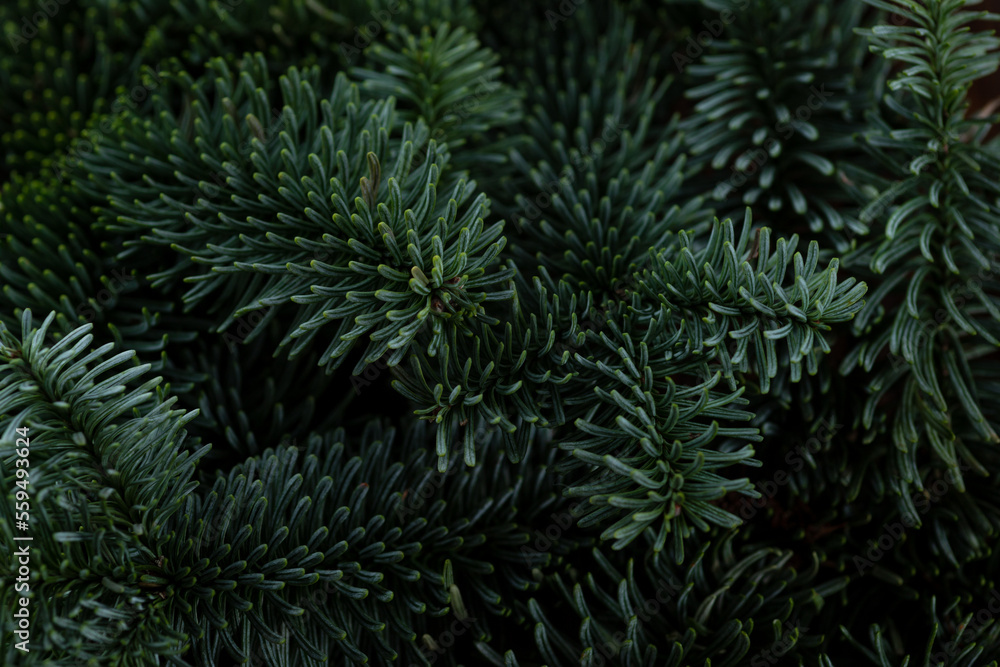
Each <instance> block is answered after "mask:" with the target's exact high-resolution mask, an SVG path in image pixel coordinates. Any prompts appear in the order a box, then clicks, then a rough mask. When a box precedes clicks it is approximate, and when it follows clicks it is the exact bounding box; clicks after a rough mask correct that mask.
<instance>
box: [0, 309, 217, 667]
mask: <svg viewBox="0 0 1000 667" xmlns="http://www.w3.org/2000/svg"><path fill="white" fill-rule="evenodd" d="M31 317H32V316H31V311H25V313H24V317H23V320H24V321H23V324H22V329H23V333H22V334H21V335H20V336H14V335H13V334H12V333H11V332H10V331H9V330H8V329H6V327H3V328H0V476H2V478H3V484H4V488H5V489H6V491H5V494H4V495H5V498H4V501H5V502H3V503H2V507H3V508H2V509H0V543H2V545H3V546H2V548H0V571H2V575H0V576H3V578H4V580H5V581H4V585H3V586H2V587H0V598H2V599H3V602H4V603H5V604H9V605H16V604H17V598H18V597H19V594H18V593H15V590H14V585H13V578H14V576H15V574H16V573H17V568H18V565H17V564H18V560H17V558H15V557H14V556H13V554H14V550H15V545H19V546H20V545H23V542H15V541H14V534H15V533H14V531H15V516H14V508H15V503H14V493H15V491H17V490H20V488H19V487H18V486H15V484H14V480H15V470H16V469H18V468H21V467H23V466H22V465H20V464H17V463H15V461H16V460H20V458H21V457H20V455H19V453H18V452H19V450H20V449H21V447H26V448H27V449H29V450H30V455H29V456H30V458H29V459H28V460H29V461H30V467H29V470H30V477H29V478H28V479H29V480H30V481H29V483H28V488H29V489H30V491H29V493H28V497H29V498H30V499H31V500H30V502H29V503H28V505H29V506H30V514H31V521H30V535H31V537H32V541H31V545H32V546H33V547H34V549H33V556H32V559H33V560H34V562H35V564H36V568H35V569H34V570H33V571H32V580H31V584H30V585H31V591H32V593H33V594H32V597H31V600H32V605H33V620H34V622H35V623H37V624H38V628H37V630H35V631H34V633H33V634H32V638H31V642H32V647H33V649H35V650H34V651H33V652H32V653H30V654H29V655H28V657H29V658H32V660H31V661H29V662H31V664H42V662H43V661H44V660H45V657H46V656H48V657H50V658H53V659H56V660H59V661H61V662H62V664H80V665H82V664H92V663H91V662H89V661H96V660H98V659H99V658H100V657H101V656H107V655H108V654H109V653H113V654H114V655H115V656H116V660H117V664H120V665H136V666H138V665H143V664H148V663H147V661H146V657H147V656H148V655H150V654H158V655H164V656H167V655H170V656H174V657H175V658H176V656H178V655H180V654H181V653H182V652H183V651H184V649H185V646H186V638H185V636H184V633H183V632H182V631H180V629H179V628H177V627H176V626H175V625H174V623H173V621H172V619H173V617H174V614H175V611H174V610H173V609H172V602H171V601H169V600H166V599H165V598H166V597H168V596H166V595H165V594H164V593H163V591H164V589H165V587H166V585H167V584H168V582H167V581H165V580H164V579H162V578H160V577H158V576H156V574H155V572H154V569H155V567H156V566H155V564H156V563H157V562H158V561H159V560H160V559H162V557H163V554H164V550H165V549H166V546H165V545H166V544H167V543H168V542H170V541H171V540H172V539H173V535H172V533H171V531H170V529H168V527H167V524H168V522H169V520H170V517H171V516H172V515H173V514H174V513H176V512H178V511H180V510H181V509H182V508H183V506H184V503H185V501H186V498H187V497H188V494H190V493H191V492H192V491H193V490H194V488H195V487H196V486H197V484H196V483H195V482H194V481H192V475H193V473H194V469H195V464H196V462H197V461H198V460H199V459H200V458H201V456H203V455H204V454H205V452H206V451H207V449H208V447H207V446H206V447H202V448H201V449H199V450H197V451H193V452H192V451H185V448H184V447H183V444H184V438H185V433H184V425H185V424H186V423H187V422H189V421H190V420H191V419H192V418H193V417H194V416H195V413H185V412H184V411H183V410H176V409H173V404H174V403H175V401H176V399H175V398H167V397H166V396H164V395H163V394H162V392H161V389H160V387H159V384H160V378H158V377H157V378H152V379H142V378H143V375H144V374H145V373H146V372H147V371H148V370H149V366H148V365H138V364H136V363H134V357H135V353H134V352H133V351H131V350H127V351H124V352H118V353H117V354H111V351H112V348H113V347H114V346H113V344H111V343H108V344H105V345H102V346H100V347H97V348H96V349H94V348H92V343H93V336H92V335H91V334H90V333H89V332H90V329H91V328H92V327H91V325H89V324H87V325H83V326H81V327H78V328H76V329H74V330H73V331H71V332H70V333H68V334H67V335H65V336H63V337H62V338H61V339H60V340H59V341H58V342H57V343H54V344H49V342H48V340H47V338H46V330H47V329H48V327H50V326H51V325H52V323H53V321H54V319H55V314H54V313H52V314H50V315H49V316H48V317H46V318H45V320H44V321H43V322H42V324H41V326H40V327H38V328H34V327H33V326H32V319H31ZM140 382H141V384H140ZM19 428H24V429H26V432H25V433H26V434H27V439H26V440H25V439H22V440H20V444H18V438H21V437H22V435H24V434H22V433H20V432H19V431H18V430H17V429H19ZM19 479H21V478H19ZM22 509H23V507H22ZM23 530H24V529H23V528H21V529H20V530H19V531H18V534H20V535H23V534H24V533H23ZM68 591H72V593H71V594H67V592H68ZM9 629H11V626H10V622H9V621H6V620H5V621H4V627H3V631H4V633H5V634H6V633H7V632H8V631H9ZM5 651H6V652H7V657H6V660H5V662H7V663H8V664H14V663H15V662H16V663H18V664H28V663H26V662H24V661H23V659H22V658H23V654H22V655H20V656H19V657H16V658H15V657H12V655H13V654H14V651H13V647H12V644H11V643H7V645H6V646H5ZM34 656H39V657H40V659H39V660H38V661H37V662H35V661H34V660H35V658H34Z"/></svg>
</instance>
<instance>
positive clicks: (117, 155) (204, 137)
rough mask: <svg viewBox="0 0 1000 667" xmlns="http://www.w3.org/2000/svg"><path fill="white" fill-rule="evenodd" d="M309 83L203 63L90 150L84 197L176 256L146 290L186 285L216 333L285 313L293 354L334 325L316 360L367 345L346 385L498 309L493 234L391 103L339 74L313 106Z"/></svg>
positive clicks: (417, 129)
mask: <svg viewBox="0 0 1000 667" xmlns="http://www.w3.org/2000/svg"><path fill="white" fill-rule="evenodd" d="M318 78H319V71H318V70H317V69H316V68H311V69H308V70H305V71H301V72H300V71H299V70H297V69H294V68H293V69H291V70H289V71H288V72H287V73H286V74H284V75H282V76H281V77H279V79H278V80H277V81H276V82H274V81H272V80H271V78H270V77H269V75H268V73H267V64H266V62H265V61H264V60H263V58H261V57H260V56H257V57H253V58H251V57H249V56H248V57H247V58H246V59H245V60H244V61H243V64H242V65H241V69H240V70H239V71H236V72H234V71H232V70H231V69H230V68H229V67H228V65H226V63H225V61H223V60H216V61H213V62H212V63H211V67H210V75H209V76H206V77H205V78H203V79H200V80H197V81H196V80H194V79H193V78H192V77H190V76H189V75H187V74H186V73H184V72H183V71H181V72H178V73H177V74H176V75H175V76H174V77H173V78H172V80H173V81H174V82H175V83H176V88H175V87H165V90H166V91H167V92H166V93H164V94H163V95H161V96H158V98H157V99H158V103H157V106H158V108H159V112H158V113H157V114H156V115H155V116H154V117H152V118H139V117H135V118H131V119H130V120H129V122H127V123H122V124H121V131H120V133H119V134H118V136H117V137H115V140H114V141H106V142H103V143H102V144H101V147H100V149H99V150H98V151H96V152H95V154H94V156H93V157H92V159H90V160H89V161H88V163H87V170H88V172H89V174H87V175H86V180H84V175H82V174H81V177H80V178H81V187H82V188H86V189H87V190H88V191H91V192H97V193H101V192H103V193H105V194H106V195H110V196H109V197H108V198H109V203H108V206H107V207H106V208H105V211H104V214H103V216H102V220H103V224H104V225H105V226H106V228H107V229H108V230H110V231H113V232H116V233H122V234H135V233H140V234H143V236H142V238H141V240H139V241H135V242H133V243H138V244H140V245H146V244H149V245H154V246H161V247H163V246H166V247H170V248H173V249H174V250H176V251H177V252H178V253H179V254H180V258H179V259H178V260H175V261H173V262H172V263H168V264H167V265H165V266H161V267H151V268H154V269H156V268H158V269H159V270H158V271H156V272H155V273H153V274H152V275H151V279H152V280H153V281H154V284H158V285H169V284H171V282H174V281H176V279H178V278H183V279H184V280H186V281H187V282H189V283H192V285H193V286H192V287H191V288H190V289H189V290H188V291H187V293H186V295H185V300H186V301H187V302H188V303H189V304H196V303H199V302H203V301H206V299H207V298H208V297H209V296H211V297H212V301H211V302H210V303H211V308H212V310H214V311H216V312H218V311H221V312H222V313H223V317H222V318H221V323H220V325H219V330H220V331H221V330H223V329H225V328H226V327H228V326H229V325H230V324H231V323H232V322H233V321H234V320H235V319H236V318H238V317H241V316H243V315H245V314H248V313H250V312H253V311H264V317H263V321H265V322H266V321H269V320H271V319H273V318H275V317H277V316H278V313H279V312H280V313H282V314H283V317H286V318H288V319H290V320H291V324H290V326H289V328H288V333H287V335H286V336H285V338H284V339H283V340H282V345H287V346H289V347H290V353H291V354H292V355H297V354H299V353H301V352H302V351H303V350H304V349H305V348H306V347H307V346H308V345H309V344H310V343H311V342H312V340H313V339H314V338H315V337H316V336H317V334H318V333H320V331H321V330H323V327H324V325H326V324H334V325H335V330H334V331H333V332H332V333H331V334H330V336H329V337H328V338H327V341H328V343H327V347H326V351H325V353H324V354H323V356H322V357H321V359H320V363H321V364H325V365H326V366H327V367H328V368H329V369H332V368H334V367H336V366H338V365H339V364H340V363H341V362H342V361H343V359H344V355H345V354H346V353H347V352H348V351H349V350H350V349H351V348H352V347H353V346H354V345H355V344H356V343H357V342H358V341H360V340H362V339H367V341H368V346H367V348H366V350H365V353H364V356H363V358H362V359H361V360H359V362H358V366H357V367H356V369H355V370H356V371H357V372H360V370H361V369H363V368H364V366H365V365H367V364H369V363H372V362H374V361H376V360H378V359H379V358H380V357H382V356H383V355H385V354H386V353H390V354H391V356H390V359H389V364H390V365H394V364H396V363H398V361H399V360H400V359H401V358H402V357H403V356H404V355H405V353H406V351H407V350H408V348H409V346H410V343H411V342H413V341H414V339H416V338H417V337H418V336H420V335H422V336H423V342H422V344H424V345H425V346H426V349H427V351H428V353H429V354H435V353H436V351H437V349H438V348H439V347H440V345H441V344H442V341H443V336H444V332H445V331H446V330H447V329H448V328H450V327H462V326H464V322H465V321H466V320H468V319H475V318H482V317H486V316H485V312H484V307H483V305H482V304H483V302H486V301H491V300H503V299H506V298H509V296H510V291H509V289H507V288H505V286H504V283H505V282H506V281H507V280H508V279H509V277H510V275H511V272H510V271H509V270H502V269H501V270H497V269H496V267H495V264H496V261H495V260H496V258H497V256H498V254H499V253H500V251H501V250H502V248H503V246H504V243H505V240H504V237H503V236H502V235H501V230H502V225H501V223H493V224H487V223H486V222H485V221H484V219H485V218H487V217H488V216H489V200H488V199H487V198H486V197H485V195H483V194H479V195H478V196H476V195H475V183H474V182H467V181H465V180H457V181H456V180H453V179H450V178H447V177H443V176H442V174H443V172H444V171H446V165H447V162H448V153H447V151H446V150H444V149H443V147H440V148H439V147H438V146H437V144H436V142H434V141H433V140H428V138H427V131H428V130H427V127H426V125H424V124H423V122H422V121H419V120H418V122H417V124H416V125H411V124H406V125H405V126H399V125H398V124H396V122H395V120H394V101H393V100H392V98H389V99H387V100H378V101H375V100H369V101H361V99H360V96H359V93H358V90H357V88H356V86H354V85H353V84H351V83H350V82H349V81H348V80H347V78H346V77H345V76H343V75H341V76H338V77H337V81H336V83H335V84H334V86H333V88H332V91H331V92H330V94H329V96H328V97H326V98H322V99H320V97H319V96H318V93H317V85H318ZM173 91H175V92H176V93H177V94H178V95H180V96H181V97H180V99H184V100H186V101H185V102H184V103H183V106H182V107H181V108H180V109H173V108H172V103H173V100H174V99H178V98H176V97H173V96H168V95H170V94H171V93H172V92H173ZM425 143H426V144H427V145H428V154H427V159H425V160H423V161H422V162H421V163H420V164H419V166H418V165H417V164H416V161H415V159H414V157H415V151H416V147H417V146H420V145H423V144H425ZM140 156H141V157H140ZM133 158H135V159H133ZM213 181H214V182H213ZM439 190H440V191H443V192H442V194H443V195H444V196H442V197H439V196H438V192H439ZM157 257H158V256H157ZM167 261H168V262H169V260H167ZM252 335H253V334H251V336H252Z"/></svg>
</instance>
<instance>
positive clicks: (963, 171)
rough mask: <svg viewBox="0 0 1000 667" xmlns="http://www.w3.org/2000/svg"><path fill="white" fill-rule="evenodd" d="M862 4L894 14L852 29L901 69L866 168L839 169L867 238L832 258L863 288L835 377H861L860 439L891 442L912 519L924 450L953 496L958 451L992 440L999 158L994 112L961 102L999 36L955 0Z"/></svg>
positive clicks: (987, 68)
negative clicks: (866, 225) (949, 482)
mask: <svg viewBox="0 0 1000 667" xmlns="http://www.w3.org/2000/svg"><path fill="white" fill-rule="evenodd" d="M872 4H874V5H875V6H877V7H880V8H885V9H892V10H893V11H895V12H897V14H898V16H900V17H902V18H903V19H905V21H906V24H905V25H900V26H879V27H876V28H873V29H871V30H868V31H865V32H864V33H863V34H864V35H865V36H867V37H868V38H869V40H870V41H871V48H872V50H873V51H875V52H877V53H879V54H881V55H882V57H884V58H886V59H891V60H896V61H899V62H902V63H904V64H905V65H906V68H905V69H903V70H900V71H899V73H898V74H897V75H896V76H895V77H894V78H893V79H892V80H890V81H889V89H890V91H891V92H890V93H888V94H887V95H886V96H885V100H884V102H885V108H884V110H883V111H882V113H881V114H879V115H878V116H873V118H872V126H873V127H872V130H871V131H870V132H869V133H867V134H866V135H865V137H864V140H865V142H866V145H867V146H868V147H869V149H870V152H871V154H872V156H873V157H874V158H875V159H874V160H873V161H872V165H871V167H870V168H858V169H856V170H854V171H852V173H851V179H852V181H854V182H856V183H858V184H863V187H860V188H859V189H858V190H857V194H858V195H859V197H863V199H862V201H863V202H864V207H863V208H862V210H861V216H862V217H864V218H866V219H868V220H869V222H870V225H871V229H872V234H871V236H870V238H869V239H868V240H867V242H866V243H864V244H863V245H861V246H860V247H859V248H858V250H857V251H856V252H853V253H851V254H849V255H848V256H846V257H845V258H844V262H845V265H846V266H848V267H849V268H851V269H852V270H854V271H856V272H857V273H858V274H859V275H861V276H864V278H865V279H866V280H868V281H869V282H870V283H871V284H872V285H873V291H872V294H871V298H870V302H869V304H868V306H867V307H866V308H865V310H864V311H863V312H862V313H861V314H859V316H858V318H857V319H856V320H855V322H854V327H853V333H854V335H855V336H857V337H858V341H857V345H856V346H855V347H854V349H853V350H852V352H851V353H850V354H849V355H847V357H846V358H845V359H844V361H843V364H842V366H841V369H842V372H844V373H858V374H860V373H861V372H867V373H868V374H869V375H868V376H867V377H866V378H865V379H864V380H863V381H864V382H865V384H866V390H867V394H868V396H867V402H866V405H865V409H864V412H863V417H864V425H865V428H867V429H871V431H872V432H871V435H870V436H869V437H875V434H876V433H878V432H881V431H888V433H889V434H890V437H891V439H892V442H893V444H894V445H895V451H894V453H893V459H894V462H893V464H894V467H895V469H896V470H898V471H899V474H898V475H896V476H894V478H893V482H892V483H893V487H894V489H895V490H896V492H897V493H898V494H899V498H900V503H901V509H903V510H904V511H910V512H912V511H913V507H912V501H910V500H909V498H910V495H911V487H912V488H913V489H915V490H920V489H922V473H921V472H920V470H919V468H920V463H921V461H920V458H921V457H920V455H921V454H922V453H930V454H931V456H932V458H933V459H934V460H936V461H938V462H940V463H943V464H944V465H946V466H947V467H948V468H949V469H950V471H952V474H955V475H957V479H958V482H957V484H958V488H959V489H962V488H963V486H964V483H963V482H962V477H963V475H962V474H961V471H960V469H959V467H960V466H959V460H964V461H965V462H966V463H967V464H969V465H970V466H971V467H972V470H974V471H975V472H976V473H978V474H986V470H985V468H983V466H982V465H981V464H980V463H979V462H978V461H977V458H976V457H975V456H973V455H972V451H971V450H972V448H971V447H970V443H971V442H973V441H980V442H983V443H987V444H988V445H989V446H991V447H995V446H996V444H997V443H998V442H1000V436H998V435H997V431H998V428H1000V426H998V423H997V422H996V420H995V419H991V418H988V417H987V413H986V412H984V408H983V406H988V405H991V404H994V403H995V402H996V401H997V400H998V398H1000V396H998V394H997V393H996V385H995V383H994V382H993V374H994V369H995V360H994V359H993V358H992V357H995V354H996V351H997V349H998V346H1000V280H998V273H997V268H998V263H997V259H998V258H1000V228H998V226H997V219H998V216H1000V205H998V196H1000V159H998V157H997V155H996V154H995V152H993V151H991V150H989V148H988V147H986V146H984V142H985V138H986V135H987V133H988V132H989V131H990V130H991V129H992V128H993V127H995V117H991V116H985V117H976V115H974V114H971V113H969V110H968V108H967V107H968V105H969V98H968V91H969V89H970V87H971V86H972V85H973V84H974V83H975V82H976V81H977V80H980V79H982V78H983V77H985V76H987V75H988V74H990V73H992V72H994V71H995V70H996V69H997V65H998V61H1000V57H998V54H997V49H998V47H1000V40H998V39H997V38H996V37H994V36H992V35H990V34H984V33H973V32H971V31H970V30H969V24H970V23H971V22H972V21H975V20H997V19H1000V16H998V15H992V14H987V13H985V12H968V11H963V8H964V6H965V3H962V2H958V1H957V0H955V1H951V0H948V1H945V2H940V1H938V0H933V1H931V2H928V3H927V4H926V5H920V4H915V3H911V2H898V3H882V2H876V3H872ZM945 43H946V44H948V48H947V49H946V50H944V51H943V52H942V51H941V48H940V46H939V45H940V44H945ZM887 408H888V409H887ZM928 448H929V451H928Z"/></svg>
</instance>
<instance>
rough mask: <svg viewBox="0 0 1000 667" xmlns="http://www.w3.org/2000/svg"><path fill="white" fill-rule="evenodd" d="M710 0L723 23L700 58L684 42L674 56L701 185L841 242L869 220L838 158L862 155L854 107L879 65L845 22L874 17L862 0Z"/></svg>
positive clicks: (869, 99)
mask: <svg viewBox="0 0 1000 667" xmlns="http://www.w3.org/2000/svg"><path fill="white" fill-rule="evenodd" d="M705 4H706V5H707V6H709V7H710V8H711V9H713V10H715V11H714V12H712V14H711V17H710V18H709V19H707V22H711V24H712V25H713V26H714V27H712V30H718V31H719V32H720V33H721V34H719V35H718V37H717V38H715V39H712V40H711V42H710V43H709V45H708V48H707V49H706V52H705V54H704V55H702V56H700V57H698V58H697V59H692V58H690V57H687V56H686V55H683V54H684V52H683V51H682V50H681V49H678V51H677V52H675V55H674V58H675V63H676V64H677V65H678V67H679V68H681V69H683V70H684V71H685V72H686V73H689V74H690V75H691V76H692V77H693V81H692V83H693V85H692V87H690V88H688V89H687V90H686V91H685V95H686V96H687V97H689V98H691V99H692V100H693V101H694V102H695V107H694V111H695V113H693V114H691V115H690V116H689V117H688V118H687V119H685V122H684V129H685V130H686V134H685V149H686V150H687V151H689V152H690V153H691V154H692V155H693V156H694V159H695V162H696V163H697V164H698V165H699V166H704V167H706V168H708V171H707V172H704V173H702V175H701V177H700V178H699V180H700V181H703V182H704V184H705V188H706V196H707V197H709V198H710V199H712V200H716V201H718V202H719V206H720V207H721V208H722V212H723V213H724V214H726V215H729V214H730V211H731V209H730V207H732V206H736V207H739V206H741V204H742V205H747V204H755V205H756V208H757V209H758V210H759V213H758V216H757V217H758V219H761V220H766V221H767V222H768V223H770V224H771V225H772V226H773V227H774V228H775V231H777V232H779V233H792V232H795V233H798V234H800V235H803V236H805V235H808V237H809V238H819V235H820V234H822V235H823V238H824V239H827V240H828V242H832V243H834V244H836V247H837V249H838V250H839V251H841V252H842V251H843V250H844V249H846V248H847V247H849V242H850V239H851V238H853V237H854V236H856V235H858V234H863V233H864V231H865V225H864V224H863V223H862V222H861V221H859V220H858V219H857V218H856V217H854V216H853V215H852V213H851V209H850V206H849V202H850V200H849V197H847V196H845V193H844V192H843V190H842V188H841V187H840V185H839V181H838V176H837V162H838V161H840V160H857V158H858V157H859V156H860V151H859V147H858V146H857V145H856V143H855V142H854V140H853V137H852V135H853V134H854V133H855V132H857V131H859V130H860V129H862V128H863V127H864V126H865V124H864V120H863V114H862V112H861V110H862V109H866V108H869V107H870V106H871V105H872V104H874V100H875V98H876V94H877V91H878V83H877V82H878V80H879V76H880V74H881V72H880V69H879V66H878V63H875V64H871V63H870V62H869V61H870V59H869V60H868V61H866V60H865V56H866V50H865V48H864V47H863V45H861V44H859V42H858V40H857V39H855V38H854V36H853V33H852V32H851V29H852V28H853V27H855V26H862V25H866V24H867V22H870V20H871V19H870V16H869V15H868V14H866V13H865V5H864V4H863V2H862V0H846V1H845V2H838V3H833V4H829V5H827V4H822V5H816V4H815V3H810V2H807V1H805V0H795V1H794V2H786V3H782V4H781V5H780V6H779V5H774V4H773V3H770V2H767V1H766V0H718V1H712V2H706V3H705ZM723 21H725V23H723ZM699 29H700V26H699ZM706 162H708V164H706ZM765 210H766V211H767V213H766V217H765V213H764V211H765Z"/></svg>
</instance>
